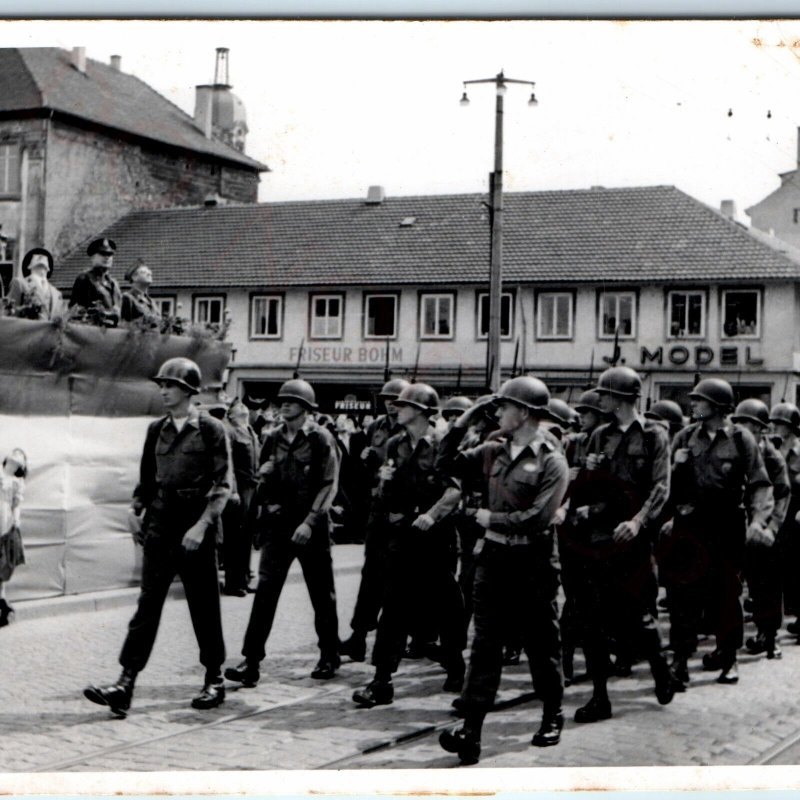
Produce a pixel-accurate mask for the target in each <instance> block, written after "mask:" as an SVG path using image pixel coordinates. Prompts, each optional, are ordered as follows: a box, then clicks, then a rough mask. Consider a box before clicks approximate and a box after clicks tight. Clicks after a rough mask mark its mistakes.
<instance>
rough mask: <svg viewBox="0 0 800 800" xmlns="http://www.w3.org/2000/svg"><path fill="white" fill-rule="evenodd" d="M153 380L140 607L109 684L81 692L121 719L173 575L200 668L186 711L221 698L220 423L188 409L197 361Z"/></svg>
mask: <svg viewBox="0 0 800 800" xmlns="http://www.w3.org/2000/svg"><path fill="white" fill-rule="evenodd" d="M153 380H154V381H155V382H156V383H158V384H159V386H160V387H161V397H162V399H163V401H164V405H165V406H166V409H167V416H166V417H162V418H161V419H159V420H156V421H155V422H152V423H151V424H150V427H149V428H148V430H147V437H146V439H145V444H144V452H143V453H142V462H141V477H140V480H139V485H138V486H137V487H136V489H135V491H134V495H133V498H134V499H133V508H132V511H133V512H134V513H135V514H136V515H137V516H140V515H141V514H142V512H143V511H144V520H143V522H142V527H141V534H140V536H141V539H142V540H143V545H144V563H143V566H142V586H141V591H140V594H139V605H138V607H137V609H136V613H135V614H134V616H133V619H132V620H131V621H130V625H129V626H128V636H127V638H126V639H125V644H124V645H123V647H122V652H121V654H120V657H119V662H120V664H121V665H122V674H121V675H120V677H119V680H118V681H117V683H116V684H114V685H112V686H107V687H97V686H89V687H87V688H86V689H85V690H84V695H85V696H86V697H87V698H88V699H89V700H91V701H92V702H93V703H98V704H99V705H106V706H109V707H110V708H111V711H112V712H113V713H114V714H115V715H117V716H119V717H125V716H126V715H127V712H128V709H129V708H130V704H131V698H132V696H133V685H134V682H135V680H136V676H137V674H138V673H139V672H141V670H143V669H144V667H145V664H147V660H148V658H149V656H150V651H151V650H152V648H153V643H154V642H155V639H156V633H157V632H158V624H159V621H160V619H161V609H162V608H163V606H164V601H165V600H166V597H167V592H168V591H169V588H170V585H171V584H172V581H173V579H174V577H175V575H176V573H177V574H178V575H180V577H181V581H182V583H183V587H184V590H185V591H186V601H187V603H188V604H189V612H190V614H191V617H192V625H193V626H194V631H195V636H196V637H197V642H198V644H199V645H200V663H201V664H202V665H203V666H204V667H205V668H206V676H205V683H204V686H203V690H202V691H201V693H200V694H199V695H198V696H197V697H195V698H194V699H193V700H192V707H193V708H200V709H206V708H214V707H215V706H218V705H220V704H221V703H222V702H223V701H224V699H225V688H224V686H223V684H222V675H221V672H220V670H221V668H222V664H223V663H224V661H225V643H224V641H223V638H222V623H221V618H220V603H219V585H218V579H217V562H216V543H215V540H214V534H215V532H216V522H217V520H218V518H219V515H220V513H221V512H222V509H223V508H224V507H225V503H226V502H227V500H228V496H229V494H230V485H231V484H230V480H231V476H230V453H229V450H228V440H227V437H226V435H225V429H224V427H223V425H222V423H221V422H219V421H218V420H215V419H213V418H212V417H210V416H209V415H208V414H206V413H205V412H202V411H198V410H197V408H196V407H195V406H193V405H191V403H190V401H191V397H192V396H193V395H195V394H197V393H198V392H199V391H200V385H201V375H200V369H199V368H198V366H197V364H195V363H194V362H193V361H190V360H189V359H188V358H171V359H169V360H168V361H165V362H164V363H163V364H162V365H161V369H159V371H158V374H157V375H156V376H155V377H154V378H153Z"/></svg>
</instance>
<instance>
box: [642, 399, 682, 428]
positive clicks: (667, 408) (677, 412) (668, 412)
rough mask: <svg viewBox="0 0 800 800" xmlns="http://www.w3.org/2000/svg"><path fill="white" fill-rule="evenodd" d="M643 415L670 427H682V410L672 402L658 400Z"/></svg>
mask: <svg viewBox="0 0 800 800" xmlns="http://www.w3.org/2000/svg"><path fill="white" fill-rule="evenodd" d="M644 415H645V416H646V417H647V418H648V419H660V420H662V421H664V422H668V423H669V424H670V425H683V410H682V409H681V407H680V406H679V405H678V404H677V403H676V402H675V401H674V400H658V401H657V402H655V403H653V405H652V406H650V409H649V410H648V411H645V412H644Z"/></svg>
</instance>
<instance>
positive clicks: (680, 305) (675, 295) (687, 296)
mask: <svg viewBox="0 0 800 800" xmlns="http://www.w3.org/2000/svg"><path fill="white" fill-rule="evenodd" d="M705 332H706V295H705V292H682V291H681V292H670V293H669V336H670V338H673V339H684V338H687V337H692V336H705Z"/></svg>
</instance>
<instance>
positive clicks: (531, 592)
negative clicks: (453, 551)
mask: <svg viewBox="0 0 800 800" xmlns="http://www.w3.org/2000/svg"><path fill="white" fill-rule="evenodd" d="M538 550H539V548H537V547H536V546H535V545H514V546H510V545H504V544H499V543H497V542H494V541H490V540H488V541H485V542H484V545H483V548H482V550H481V551H480V553H479V554H478V556H477V558H476V563H475V584H474V590H473V607H474V625H475V634H474V637H473V640H472V651H471V654H470V661H469V670H468V671H467V681H466V685H465V687H464V691H463V694H462V698H463V701H464V705H465V706H466V708H467V709H468V711H469V712H476V713H479V714H480V713H485V712H487V711H489V709H490V708H491V707H492V704H493V703H494V699H495V696H496V695H497V689H498V687H499V685H500V677H501V674H502V670H503V646H504V645H505V644H506V643H507V642H508V641H509V639H510V638H511V637H512V635H516V636H518V637H519V638H520V641H521V644H522V647H523V649H524V650H525V653H526V654H527V656H528V665H529V668H530V672H531V679H532V681H533V686H534V689H535V690H536V692H537V694H538V695H539V697H541V698H542V701H543V704H544V712H545V714H549V713H556V712H557V711H559V710H560V708H561V698H562V696H563V693H564V681H563V677H562V674H561V638H560V633H559V626H558V605H557V601H556V596H557V593H558V568H557V567H556V566H555V565H554V564H553V562H552V561H551V560H550V558H549V556H548V555H543V554H542V553H541V552H538Z"/></svg>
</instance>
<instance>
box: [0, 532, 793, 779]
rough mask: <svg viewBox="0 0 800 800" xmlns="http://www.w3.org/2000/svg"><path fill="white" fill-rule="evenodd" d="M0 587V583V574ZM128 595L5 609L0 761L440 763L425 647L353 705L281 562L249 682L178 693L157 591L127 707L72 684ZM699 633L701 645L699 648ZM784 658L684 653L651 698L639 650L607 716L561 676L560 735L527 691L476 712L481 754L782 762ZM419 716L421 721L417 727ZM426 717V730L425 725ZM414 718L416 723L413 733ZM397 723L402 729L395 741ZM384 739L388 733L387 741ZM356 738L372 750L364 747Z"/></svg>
mask: <svg viewBox="0 0 800 800" xmlns="http://www.w3.org/2000/svg"><path fill="white" fill-rule="evenodd" d="M335 557H336V558H335V560H336V564H337V591H338V595H339V604H340V629H341V632H342V635H347V632H348V627H347V622H348V621H349V614H350V610H351V609H352V606H353V602H354V599H355V592H356V589H357V585H358V572H357V565H358V562H359V558H360V553H359V551H358V550H357V549H356V548H354V546H339V547H337V548H336V552H335ZM9 588H11V587H9ZM249 607H250V600H249V599H238V598H223V615H224V627H225V636H226V642H227V645H228V655H229V659H228V663H229V664H230V663H234V661H235V660H237V659H238V650H239V646H240V643H241V637H242V634H243V632H244V627H245V625H246V622H247V615H248V612H249ZM131 611H132V609H131V608H130V607H124V608H115V609H110V610H106V611H92V612H84V613H74V614H70V615H67V616H57V617H49V618H43V619H33V620H30V621H25V622H19V623H17V624H14V625H12V626H9V627H8V628H5V629H3V630H2V631H0V637H2V638H1V639H0V641H1V642H2V645H1V646H0V674H1V675H2V676H3V681H2V684H1V685H0V771H7V772H17V771H43V770H44V771H48V772H50V771H62V770H63V771H91V772H105V771H109V770H114V771H120V770H146V771H151V770H159V771H160V770H197V769H201V770H253V769H256V770H265V769H315V768H321V767H322V768H329V769H333V768H347V769H361V768H398V767H401V768H403V767H408V768H430V767H439V768H442V767H452V766H454V765H455V763H456V759H455V757H453V756H450V755H448V754H446V753H444V752H443V751H441V750H440V749H439V747H438V744H437V743H436V731H438V730H439V729H441V727H442V726H445V725H448V724H455V723H456V721H455V720H454V719H453V718H452V717H451V716H450V714H449V703H450V700H451V699H452V695H445V694H443V693H442V692H441V691H440V689H441V683H442V679H443V673H442V672H441V670H440V669H439V667H438V666H437V665H435V664H432V663H431V662H428V661H419V662H405V663H404V665H403V670H402V672H401V674H400V675H399V676H398V678H397V680H396V700H395V703H394V704H393V705H391V706H385V707H379V708H375V709H370V710H360V709H357V708H355V707H354V706H353V704H352V703H351V701H350V695H351V693H352V690H353V689H354V688H355V687H357V686H359V685H362V684H363V683H365V682H366V681H367V680H368V679H369V676H370V673H371V670H370V668H369V667H368V666H367V665H365V664H345V666H344V667H343V669H342V670H341V672H340V674H339V676H337V678H336V679H334V680H333V681H329V682H327V683H325V682H318V681H313V680H311V678H309V677H308V673H309V671H310V669H311V667H312V666H313V664H314V662H315V660H316V658H317V652H316V647H315V634H314V630H313V625H312V615H311V608H310V604H309V602H308V596H307V593H306V590H305V587H304V585H303V583H302V579H301V578H300V576H299V575H297V574H295V576H294V579H293V580H292V581H290V582H289V583H288V584H287V586H286V588H285V590H284V594H283V597H282V598H281V604H280V607H279V610H278V618H277V620H276V625H275V629H274V631H273V635H272V637H271V639H270V643H269V645H268V651H269V652H268V655H267V660H266V661H265V662H264V665H262V666H263V667H264V668H265V669H264V671H263V672H262V680H261V683H260V684H259V686H258V687H257V688H256V689H250V690H247V689H240V690H234V691H230V692H229V695H228V700H227V702H226V703H225V704H224V705H223V706H222V707H221V708H218V709H214V710H212V711H206V712H200V711H195V710H193V709H191V708H190V707H189V705H188V701H189V699H190V697H191V696H192V694H193V692H194V691H195V690H196V689H197V688H199V684H200V683H201V681H202V669H201V668H200V667H199V665H198V664H197V662H196V645H195V642H194V637H193V633H192V629H191V624H190V622H189V616H188V613H187V609H186V605H185V603H184V602H183V601H180V600H176V601H170V602H168V603H167V606H166V607H165V611H164V616H163V620H162V628H161V631H160V634H159V639H158V641H157V643H156V647H155V650H154V652H153V656H152V659H151V661H150V664H149V665H148V668H147V669H146V670H145V672H143V673H142V675H141V676H140V679H139V682H138V685H137V690H136V695H135V698H134V707H133V709H132V712H131V714H130V716H129V717H128V719H127V720H124V721H120V720H113V719H110V717H109V714H108V712H107V710H106V709H103V708H101V707H99V706H94V705H92V704H90V703H89V702H88V701H86V700H85V699H84V698H83V697H82V694H81V690H82V687H83V686H84V685H86V684H87V683H91V682H97V681H104V680H111V679H114V678H115V677H116V675H117V671H118V668H117V666H116V656H117V653H118V650H119V647H120V644H121V642H122V639H123V636H124V632H125V625H126V623H127V621H128V618H129V617H130V614H131ZM707 647H708V645H706V649H707ZM784 654H785V655H784V658H783V659H782V660H781V661H767V660H766V659H764V658H760V657H758V658H753V657H749V656H742V657H741V667H740V676H741V678H740V682H739V685H738V686H736V687H724V686H719V685H717V684H716V683H715V682H714V677H715V674H714V673H703V672H701V671H699V668H698V664H697V662H695V663H694V665H693V671H692V684H691V688H690V690H689V691H688V692H687V693H686V694H684V695H678V696H677V697H676V699H675V701H674V702H673V703H672V704H671V705H670V706H667V707H661V706H659V705H658V704H657V702H656V700H655V698H654V697H653V694H652V683H651V680H650V678H649V674H648V672H647V668H646V667H645V666H644V665H639V666H637V667H636V668H635V671H634V675H633V677H632V678H628V679H617V680H615V681H614V682H613V683H612V685H611V697H612V702H613V704H614V714H615V716H614V718H613V719H611V720H608V721H606V722H603V723H599V724H595V725H583V726H579V725H576V724H575V723H573V722H571V716H572V714H573V713H574V710H575V708H576V707H577V706H579V705H581V704H582V703H583V702H585V701H586V699H587V698H588V696H589V691H590V689H589V687H588V685H587V684H585V683H579V684H576V685H575V686H573V687H571V688H570V689H568V690H567V694H566V699H565V712H566V714H567V716H568V720H569V721H568V722H567V726H566V728H565V731H564V734H563V739H562V743H561V745H560V746H558V747H554V748H549V749H546V750H540V749H535V748H532V747H530V745H529V741H530V736H531V733H532V732H533V730H535V727H536V725H537V722H538V717H539V707H538V703H537V702H536V701H529V702H526V703H524V704H521V705H516V706H514V705H512V706H510V707H507V708H505V709H504V710H502V711H498V712H495V713H493V714H492V715H490V717H489V718H488V720H487V723H486V726H485V730H484V755H483V758H482V760H481V763H480V765H479V766H478V769H480V768H481V767H532V766H547V767H556V766H593V767H597V766H600V767H604V766H639V765H653V766H659V765H680V766H699V765H719V766H724V765H745V764H750V763H761V762H763V761H764V760H765V759H766V760H770V763H787V760H786V759H787V758H790V757H792V756H793V755H795V754H798V748H797V746H796V745H795V747H794V750H792V749H791V748H790V749H788V750H786V752H785V753H782V752H780V750H781V743H782V742H784V741H786V742H789V743H791V742H792V741H794V739H795V738H796V736H797V734H798V731H800V692H798V691H797V679H798V674H799V673H800V647H797V646H795V645H794V644H793V643H792V642H791V641H790V640H788V639H787V640H786V641H785V642H784ZM529 689H530V683H529V679H528V676H527V670H526V668H525V666H524V665H522V666H520V667H516V668H511V669H509V670H507V672H506V674H505V676H504V682H503V687H502V692H501V698H500V699H501V700H504V699H510V700H514V699H515V698H517V697H519V696H520V695H521V694H522V693H523V692H526V691H528V690H529ZM426 731H428V734H427V735H424V734H425V732H426ZM431 731H432V732H431ZM418 734H423V735H418ZM404 737H407V741H401V740H402V739H403V738H404ZM389 745H391V746H389ZM370 750H374V751H373V752H370Z"/></svg>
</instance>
